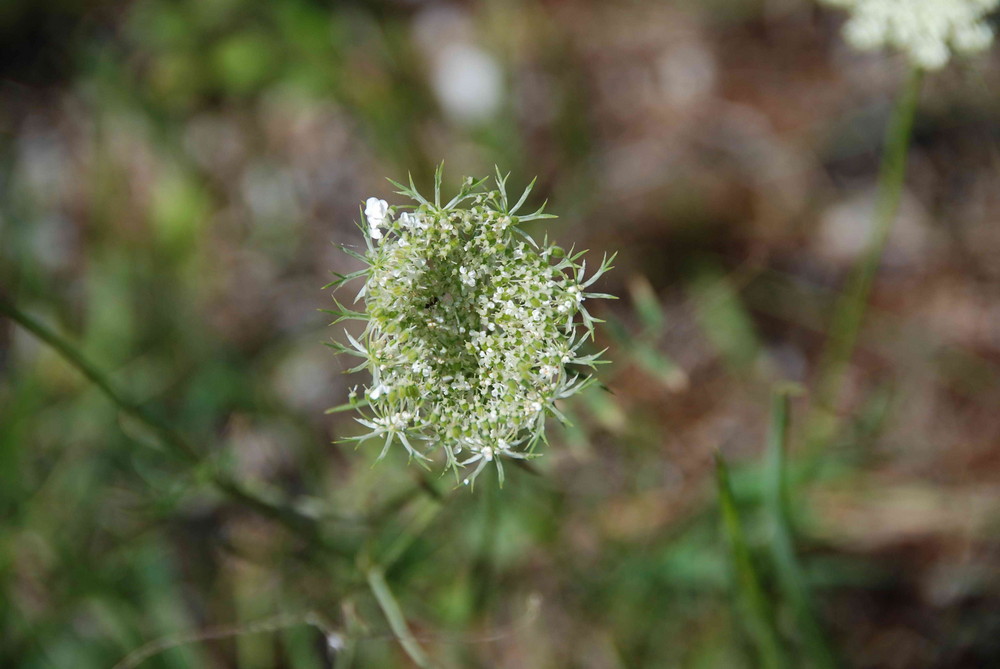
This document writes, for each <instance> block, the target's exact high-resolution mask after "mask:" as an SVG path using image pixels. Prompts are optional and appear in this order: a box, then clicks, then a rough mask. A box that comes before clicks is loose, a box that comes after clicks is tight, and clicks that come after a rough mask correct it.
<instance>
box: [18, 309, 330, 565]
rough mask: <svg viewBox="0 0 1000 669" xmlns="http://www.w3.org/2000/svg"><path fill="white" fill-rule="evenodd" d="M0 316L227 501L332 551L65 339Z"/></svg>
mask: <svg viewBox="0 0 1000 669" xmlns="http://www.w3.org/2000/svg"><path fill="white" fill-rule="evenodd" d="M0 314H3V315H4V316H7V317H8V318H10V320H12V321H13V322H15V323H17V324H18V325H20V326H21V327H23V328H24V329H25V330H27V331H28V332H30V333H31V334H33V335H34V336H35V337H37V338H38V339H39V340H41V341H42V342H44V343H46V344H47V345H49V346H50V347H51V348H52V349H53V350H55V351H56V352H57V353H58V354H59V355H60V356H62V358H63V359H64V360H65V361H66V362H68V363H69V364H70V365H71V366H72V367H74V368H75V369H76V370H77V371H79V372H80V373H81V374H82V375H83V376H84V377H85V378H86V379H87V380H88V381H90V382H91V383H93V384H94V386H95V387H96V388H97V389H98V390H99V391H100V392H101V393H102V394H103V395H104V396H105V397H107V398H108V399H109V400H110V401H111V402H112V404H114V405H115V406H116V407H118V410H119V411H121V412H122V413H123V414H125V415H127V416H129V417H130V418H132V419H134V420H136V421H139V422H140V423H142V424H144V425H145V426H146V427H148V428H150V429H151V430H152V431H153V432H154V433H155V434H156V435H157V437H158V439H159V441H160V443H161V444H163V445H164V446H165V447H166V449H167V452H168V453H170V455H172V456H174V457H176V458H178V459H179V460H181V461H182V462H184V463H185V464H186V465H188V466H189V467H191V468H192V469H193V470H198V469H201V468H202V467H206V469H207V471H208V479H209V481H211V483H212V485H214V486H215V487H216V488H217V489H218V490H219V491H220V492H222V493H223V494H224V495H226V496H227V497H228V498H230V499H231V500H233V501H235V502H237V503H239V504H241V505H242V506H244V507H248V508H250V509H251V510H253V511H255V512H256V513H258V514H260V515H262V516H265V517H267V518H270V519H271V520H274V521H276V522H278V523H280V524H281V525H284V526H285V527H286V528H287V529H289V530H291V531H292V532H293V533H295V534H297V535H299V536H300V537H302V538H303V539H306V540H307V542H308V543H309V544H310V545H320V546H322V547H324V548H333V546H332V545H330V544H329V543H327V542H326V541H324V539H323V537H322V536H321V534H320V532H319V528H318V527H317V525H316V521H315V520H313V519H312V518H310V517H308V516H305V515H303V514H301V513H300V512H299V511H297V510H296V509H295V508H293V507H291V506H288V505H286V504H282V503H278V502H273V501H270V500H267V499H264V498H263V497H261V496H259V495H257V494H256V493H254V492H252V491H250V490H249V489H247V487H246V486H245V485H244V484H242V483H240V482H238V481H236V480H235V479H233V478H231V477H230V476H228V475H227V474H225V473H223V472H220V471H217V470H216V469H215V468H214V467H212V466H211V463H209V462H207V461H206V460H205V458H204V456H202V454H201V453H200V452H199V451H198V449H197V448H195V446H194V445H193V444H192V443H191V442H190V441H188V440H187V438H186V437H184V435H182V434H181V433H180V432H178V431H177V430H175V429H174V428H173V427H171V426H170V425H169V424H168V423H166V422H165V421H163V420H162V419H160V418H159V417H158V416H157V415H156V414H155V413H153V412H151V411H149V410H148V409H147V408H145V407H143V406H141V405H140V404H138V403H136V402H134V401H132V400H130V399H129V398H127V397H126V396H125V395H124V394H123V393H122V392H120V391H119V390H118V389H117V388H115V385H114V383H112V381H111V379H110V378H109V377H108V375H107V374H105V373H104V372H102V371H101V370H100V369H99V368H98V367H97V366H96V365H94V364H93V363H92V362H90V361H89V360H88V359H87V358H86V357H85V356H84V355H83V354H82V353H81V352H80V351H79V350H78V349H77V348H76V347H75V346H74V345H73V344H72V343H71V342H70V341H69V340H68V339H66V338H64V337H62V336H60V335H59V334H57V333H56V332H55V331H54V330H52V329H51V328H49V327H48V326H46V325H44V324H43V323H41V322H40V321H38V320H36V319H35V318H33V317H31V316H29V315H28V314H26V313H25V312H23V311H21V309H19V308H18V307H17V306H16V305H14V304H12V303H10V302H8V301H6V300H4V299H0Z"/></svg>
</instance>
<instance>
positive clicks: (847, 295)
mask: <svg viewBox="0 0 1000 669" xmlns="http://www.w3.org/2000/svg"><path fill="white" fill-rule="evenodd" d="M922 80H923V71H922V70H921V69H920V68H917V67H914V68H913V69H912V70H911V72H910V75H909V77H908V80H907V82H906V85H905V87H904V89H903V92H902V95H901V96H900V98H899V100H898V102H897V103H896V107H895V109H894V111H893V115H892V119H891V121H890V123H889V127H888V129H887V131H886V142H885V154H884V155H883V158H882V165H881V168H880V170H879V179H878V204H877V208H876V211H875V221H874V224H873V226H872V230H871V236H870V237H869V239H868V246H867V248H866V249H865V253H864V255H863V256H862V257H861V259H860V260H859V261H858V264H857V265H856V266H855V268H854V270H853V272H852V274H851V277H850V279H849V281H848V286H847V290H846V291H845V292H844V293H843V295H842V296H841V298H840V300H839V301H838V303H837V305H836V307H835V311H834V314H833V319H832V322H831V324H830V339H829V341H828V343H827V347H826V350H825V351H824V352H823V357H822V359H821V361H820V366H819V381H818V383H817V388H816V395H815V397H816V400H815V404H814V416H813V420H812V421H810V423H811V425H810V428H811V429H810V430H809V440H808V441H809V444H810V446H811V448H812V449H820V448H822V447H823V446H825V445H826V444H827V443H828V441H829V440H830V438H832V436H833V433H834V432H835V430H836V424H837V421H836V417H835V414H834V407H835V405H836V402H837V398H838V396H839V395H840V392H841V389H842V387H843V384H844V374H845V372H846V369H847V363H848V362H849V361H850V358H851V356H852V354H853V353H854V348H855V344H856V343H857V339H858V332H859V330H860V327H861V322H862V320H863V319H864V314H865V310H866V308H867V305H868V298H869V296H870V294H871V289H872V284H873V283H874V280H875V274H876V272H877V271H878V267H879V263H880V262H881V260H882V255H883V253H884V251H885V246H886V242H887V240H888V238H889V233H890V231H891V230H892V224H893V221H894V220H895V218H896V214H897V212H898V211H899V202H900V198H901V197H902V193H903V180H904V177H905V176H906V159H907V155H908V153H909V148H910V140H911V137H912V132H913V119H914V116H915V115H916V109H917V101H918V100H919V97H920V85H921V82H922Z"/></svg>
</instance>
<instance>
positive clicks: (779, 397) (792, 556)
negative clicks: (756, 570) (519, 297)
mask: <svg viewBox="0 0 1000 669" xmlns="http://www.w3.org/2000/svg"><path fill="white" fill-rule="evenodd" d="M789 393H790V391H789V390H788V389H779V390H777V391H776V392H775V393H774V398H773V399H772V402H771V432H770V435H769V437H768V447H767V468H766V472H765V474H766V485H765V491H764V494H765V498H764V499H765V507H766V509H767V513H768V516H769V520H770V522H771V525H772V529H773V535H772V537H771V542H770V549H771V559H772V561H773V562H774V567H775V572H776V574H777V576H778V584H779V585H780V587H781V590H782V593H783V594H784V596H785V598H786V599H787V600H788V603H789V604H790V605H791V608H792V612H793V614H794V616H795V624H796V629H797V631H798V633H799V636H800V639H801V641H802V644H803V646H804V649H805V651H806V654H807V655H808V657H809V660H810V661H811V663H812V664H813V666H815V667H818V668H820V669H835V668H836V667H838V666H840V665H839V662H838V661H837V659H836V653H834V651H833V648H832V646H831V645H830V643H829V641H828V640H827V637H826V633H825V631H824V629H823V626H822V625H821V624H820V621H819V618H818V616H817V615H816V607H815V605H814V603H813V597H812V593H811V591H810V588H809V584H808V582H807V581H806V578H805V575H804V573H803V571H802V566H801V564H800V563H799V559H798V556H797V555H796V553H795V540H794V534H793V531H792V522H791V512H790V509H789V505H788V486H787V478H786V464H785V463H786V457H785V456H786V453H787V450H788V424H789V409H790V404H791V402H790V396H789Z"/></svg>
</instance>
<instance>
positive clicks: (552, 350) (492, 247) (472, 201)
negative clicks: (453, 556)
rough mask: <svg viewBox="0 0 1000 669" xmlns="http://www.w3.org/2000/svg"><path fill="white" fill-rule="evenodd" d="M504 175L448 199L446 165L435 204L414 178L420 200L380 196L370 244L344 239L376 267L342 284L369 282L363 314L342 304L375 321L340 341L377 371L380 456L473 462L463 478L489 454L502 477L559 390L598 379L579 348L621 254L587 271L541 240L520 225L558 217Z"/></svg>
mask: <svg viewBox="0 0 1000 669" xmlns="http://www.w3.org/2000/svg"><path fill="white" fill-rule="evenodd" d="M505 181H506V179H505V178H504V177H500V176H499V175H498V176H497V179H496V190H491V191H484V190H482V186H483V184H484V183H485V182H486V179H481V180H478V181H474V180H472V179H471V178H470V179H466V181H465V182H464V184H463V187H462V189H461V191H460V192H459V194H458V195H457V196H455V198H453V199H452V200H451V201H450V202H448V203H446V204H441V195H440V183H441V181H440V170H439V172H438V175H437V179H436V188H435V198H434V201H433V202H431V201H429V200H427V199H425V198H424V197H422V196H421V195H420V194H419V193H418V192H417V191H416V190H415V189H414V188H413V184H412V182H411V183H410V186H409V187H405V186H402V185H400V184H395V185H396V186H397V187H398V188H399V193H400V194H401V195H405V196H408V197H410V198H412V199H413V201H414V202H415V204H414V205H407V206H405V207H389V206H388V205H386V203H385V201H384V200H379V199H377V198H369V199H368V201H367V203H366V207H365V220H366V222H367V227H364V226H363V227H362V229H363V230H364V231H365V232H366V233H367V234H366V243H367V253H366V254H365V255H361V254H358V253H354V252H353V251H350V250H349V249H345V250H347V252H348V253H350V254H351V255H353V256H354V257H356V258H358V259H360V260H362V261H364V262H365V263H366V265H367V267H366V268H365V269H363V270H360V271H358V272H355V273H353V274H349V275H346V276H343V277H341V278H340V280H338V281H336V282H334V284H331V285H339V284H341V283H344V282H346V281H349V280H351V279H355V278H357V279H364V282H365V283H364V286H363V287H362V288H361V291H360V292H359V293H358V296H357V298H356V299H360V298H362V297H363V298H364V299H365V303H366V310H365V311H364V312H357V311H351V310H349V309H347V308H345V307H343V306H342V305H340V304H339V303H338V304H337V307H338V310H337V311H334V312H333V313H335V314H337V315H338V316H339V318H338V321H339V320H342V319H345V318H353V319H358V320H363V321H365V322H366V327H365V330H364V333H363V334H362V335H361V336H360V337H358V338H354V337H352V336H351V335H350V334H349V333H345V334H346V338H347V341H348V342H349V344H350V345H349V346H347V345H342V344H339V343H334V344H332V346H333V347H334V348H336V349H338V350H340V351H341V352H344V353H348V354H351V355H354V356H356V357H358V358H361V359H362V362H361V364H360V365H358V366H357V367H356V368H354V370H352V371H360V370H367V371H369V372H370V373H371V376H372V380H371V384H370V385H369V386H368V387H366V388H365V389H364V393H363V395H364V396H363V397H361V398H358V397H356V396H353V397H352V400H353V401H352V404H353V405H355V406H357V407H359V408H362V409H363V408H364V407H365V406H367V415H364V416H363V417H361V418H358V419H357V420H358V422H360V423H361V424H362V425H364V426H365V427H366V428H367V430H368V431H367V432H366V433H364V434H363V435H361V436H360V437H358V438H357V440H359V441H364V440H367V439H372V438H378V439H380V440H384V446H383V449H382V453H381V455H380V457H382V456H384V455H385V454H386V452H387V451H388V449H389V447H390V446H391V445H392V444H393V443H397V442H398V443H400V444H401V445H402V446H403V448H405V449H406V450H407V452H408V453H409V455H410V457H411V458H413V459H417V460H419V461H426V460H430V459H431V458H432V457H433V456H434V453H436V452H441V453H442V454H443V459H444V461H445V462H446V463H447V465H448V466H450V467H451V468H453V469H455V470H456V471H457V470H458V469H459V468H462V467H465V466H471V465H475V468H474V470H473V472H472V474H471V475H469V476H468V477H467V478H465V479H464V481H465V482H466V483H468V482H470V481H471V480H473V479H475V477H476V476H477V475H478V474H479V473H480V472H481V471H482V470H483V468H484V467H486V466H487V465H488V464H489V463H491V462H493V463H496V466H497V469H498V473H499V475H500V479H501V481H502V480H503V467H502V460H504V459H506V458H514V459H524V458H528V457H532V456H533V455H534V453H535V449H536V447H537V446H538V445H539V443H540V442H542V441H544V427H545V419H546V416H549V415H553V416H556V417H558V418H562V414H561V413H560V412H559V409H558V408H557V407H556V405H555V402H556V400H559V399H563V398H566V397H569V396H571V395H573V394H575V393H577V392H579V391H580V390H581V389H582V388H584V387H585V386H587V385H588V384H589V383H590V382H591V381H592V378H593V377H591V376H589V375H586V374H583V373H581V371H580V370H581V367H593V366H594V365H595V364H597V363H598V362H600V360H599V359H598V358H599V356H600V353H594V354H590V355H584V354H582V353H581V351H580V349H581V347H582V346H583V344H584V342H585V340H586V339H587V338H588V337H590V338H592V337H593V330H594V323H595V322H597V320H596V319H595V318H593V317H592V316H591V315H590V313H589V312H588V311H587V309H586V308H585V307H584V301H585V300H587V299H590V298H609V297H611V296H610V295H605V294H602V293H592V292H588V288H589V287H590V286H591V285H592V284H593V283H594V282H595V281H596V280H597V279H598V278H599V277H600V276H601V275H602V274H604V272H606V271H607V270H608V269H610V262H611V260H612V258H605V259H604V261H603V262H602V263H601V266H600V268H599V269H598V270H597V271H596V272H594V273H593V274H592V275H591V276H589V277H587V276H586V261H583V262H579V263H578V261H579V260H580V258H581V256H582V253H579V254H574V253H573V252H572V251H570V252H566V251H564V250H563V249H561V248H560V247H558V246H555V245H553V244H550V243H549V242H548V240H546V241H545V242H543V243H542V244H538V243H537V242H536V241H535V240H533V239H532V238H531V237H530V236H528V235H527V234H526V233H524V232H523V231H522V230H521V229H520V228H519V227H518V225H519V224H520V223H523V222H526V221H531V220H535V219H540V218H551V216H549V215H548V214H544V213H542V209H539V210H538V211H536V212H534V213H533V214H530V215H525V216H518V215H517V212H518V211H519V209H520V207H521V205H522V204H524V201H525V200H526V199H527V196H528V193H529V192H530V189H531V187H530V186H529V187H528V189H527V190H526V191H525V193H524V195H522V196H521V198H520V199H519V200H518V202H517V203H516V204H513V205H512V204H510V203H509V202H508V199H507V194H506V189H505ZM383 231H384V233H383Z"/></svg>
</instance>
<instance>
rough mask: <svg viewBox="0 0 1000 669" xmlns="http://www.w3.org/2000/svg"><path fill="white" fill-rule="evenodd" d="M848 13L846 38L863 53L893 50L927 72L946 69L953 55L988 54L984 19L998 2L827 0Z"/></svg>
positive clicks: (989, 34) (988, 33)
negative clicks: (898, 51)
mask: <svg viewBox="0 0 1000 669" xmlns="http://www.w3.org/2000/svg"><path fill="white" fill-rule="evenodd" d="M823 1H824V2H826V3H827V4H829V5H836V6H839V7H844V8H847V9H848V10H850V12H851V17H850V19H848V21H847V23H846V25H845V26H844V39H846V40H847V42H848V43H849V44H851V46H854V47H855V48H858V49H862V50H872V49H878V48H881V47H887V46H888V47H893V48H896V49H900V50H901V51H903V52H904V53H906V54H907V56H908V57H909V59H910V61H911V62H912V63H913V64H914V65H917V66H919V67H921V68H923V69H926V70H936V69H939V68H941V67H943V66H944V65H945V64H946V63H947V62H948V60H949V58H950V57H951V54H952V53H957V54H970V53H975V52H978V51H984V50H985V49H987V48H989V46H990V43H991V42H992V41H993V29H992V28H991V27H990V26H989V25H988V24H987V23H986V15H987V14H988V13H989V12H991V11H992V10H994V9H996V8H997V6H998V4H1000V0H823Z"/></svg>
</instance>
